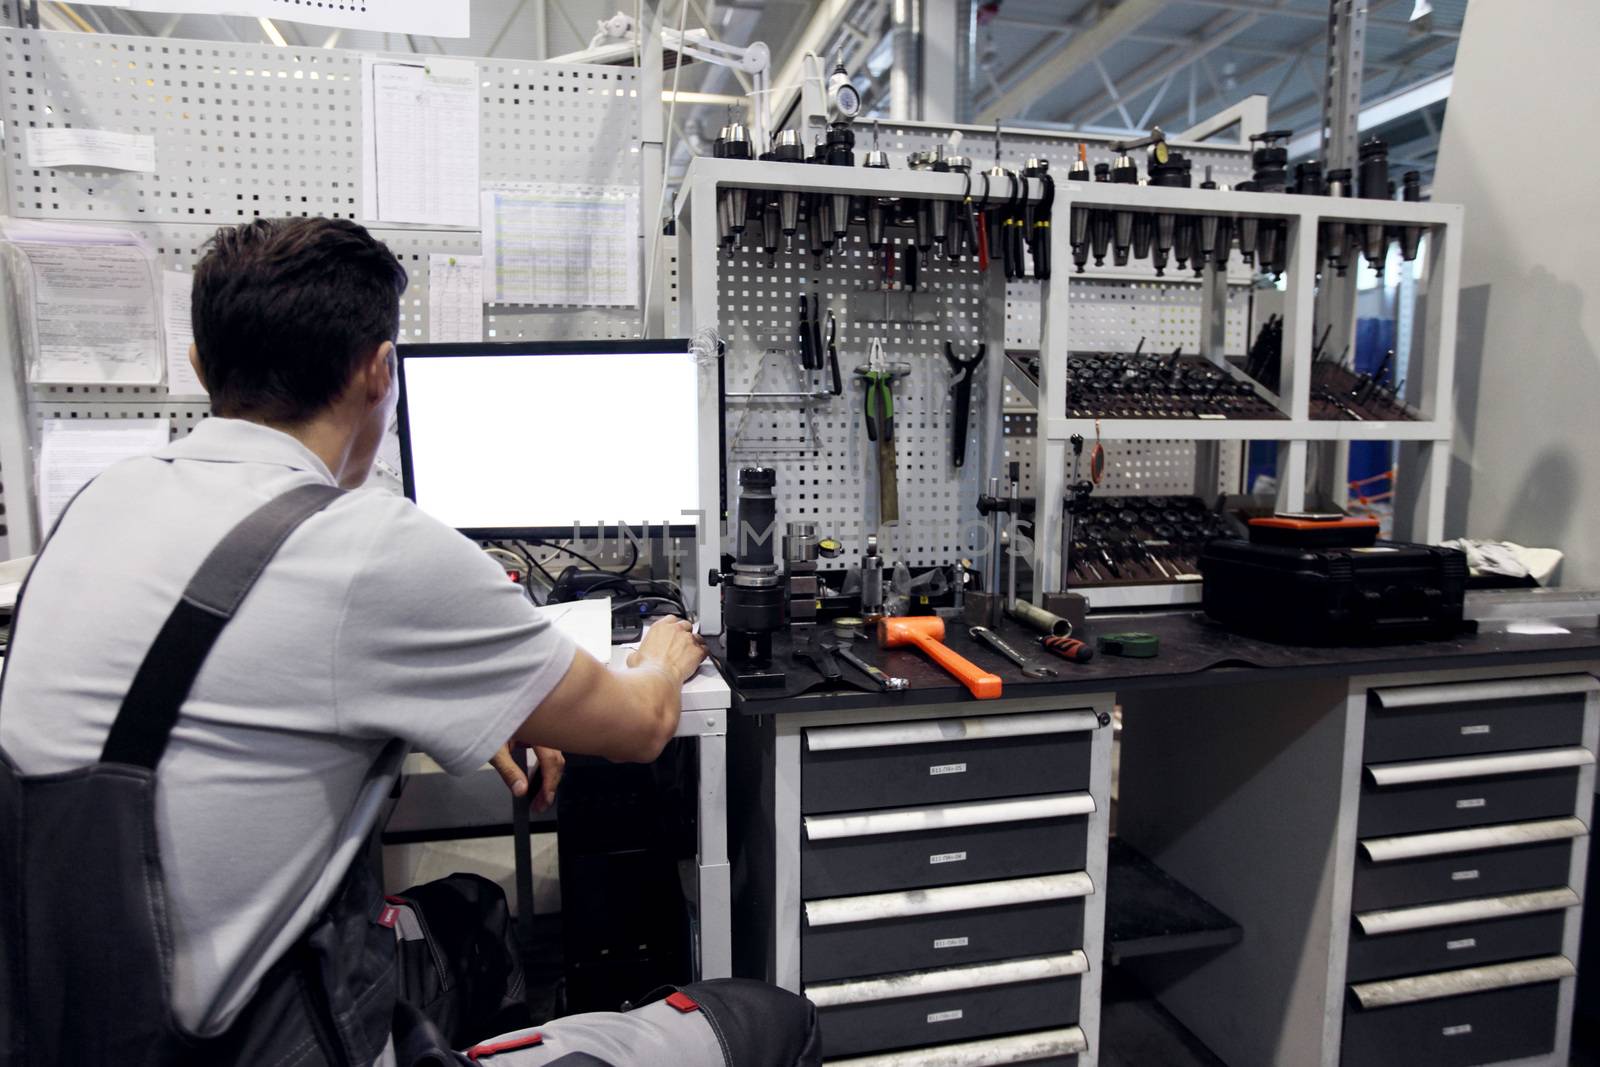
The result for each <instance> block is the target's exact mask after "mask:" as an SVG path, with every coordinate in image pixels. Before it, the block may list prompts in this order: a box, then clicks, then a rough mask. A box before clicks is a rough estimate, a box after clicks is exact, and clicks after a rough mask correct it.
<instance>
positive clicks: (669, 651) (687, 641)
mask: <svg viewBox="0 0 1600 1067" xmlns="http://www.w3.org/2000/svg"><path fill="white" fill-rule="evenodd" d="M705 658H706V646H705V642H704V641H702V640H700V635H699V634H697V633H695V632H694V630H692V629H691V628H690V626H689V622H688V620H686V619H661V620H660V621H658V622H656V623H654V624H652V625H651V627H650V629H649V630H648V631H647V632H646V633H645V635H644V640H643V641H641V642H639V647H638V648H636V649H635V650H634V651H633V652H631V653H630V654H629V655H628V666H630V667H637V666H639V665H640V664H643V663H655V664H658V665H660V666H661V667H662V668H663V669H664V670H666V672H667V673H668V674H670V675H672V677H674V678H676V679H677V680H678V681H679V682H687V681H688V680H689V679H690V678H692V677H694V672H695V671H697V670H699V669H700V664H701V663H703V662H704V661H705Z"/></svg>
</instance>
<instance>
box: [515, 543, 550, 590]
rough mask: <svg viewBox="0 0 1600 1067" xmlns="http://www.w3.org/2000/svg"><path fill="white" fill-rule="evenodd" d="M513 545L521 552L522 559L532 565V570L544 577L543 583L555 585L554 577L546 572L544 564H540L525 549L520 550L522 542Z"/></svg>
mask: <svg viewBox="0 0 1600 1067" xmlns="http://www.w3.org/2000/svg"><path fill="white" fill-rule="evenodd" d="M514 543H515V544H516V545H517V547H518V548H519V549H521V550H522V555H523V558H525V559H526V560H527V561H528V562H529V563H530V564H532V565H533V569H534V570H536V571H538V572H539V573H540V574H542V575H544V580H545V581H547V582H549V583H550V584H551V585H555V584H556V579H555V575H553V574H551V573H550V572H549V571H548V570H546V569H545V566H544V564H543V563H540V562H539V561H538V560H537V559H535V558H534V555H533V553H532V552H529V551H528V550H527V549H525V548H522V542H520V541H518V542H514Z"/></svg>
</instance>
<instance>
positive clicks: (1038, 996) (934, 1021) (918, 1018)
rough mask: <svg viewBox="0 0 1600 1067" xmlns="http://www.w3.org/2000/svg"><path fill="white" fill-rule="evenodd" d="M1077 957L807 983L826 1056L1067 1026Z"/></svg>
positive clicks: (1075, 1010)
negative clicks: (818, 983) (853, 980)
mask: <svg viewBox="0 0 1600 1067" xmlns="http://www.w3.org/2000/svg"><path fill="white" fill-rule="evenodd" d="M1087 969H1088V961H1087V959H1086V958H1085V957H1084V955H1083V953H1081V952H1073V953H1069V954H1067V955H1063V956H1043V957H1032V958H1029V959H1021V960H1009V961H1006V962H1004V963H987V964H979V965H977V966H973V967H950V968H944V969H941V970H937V971H917V972H912V973H910V974H899V975H893V976H890V977H887V978H872V979H865V980H862V981H856V982H833V983H824V984H821V985H812V984H809V983H808V984H807V985H806V986H805V995H806V996H807V997H809V998H810V999H811V1002H812V1003H813V1004H815V1005H816V1006H817V1011H818V1017H819V1020H820V1023H821V1027H822V1054H823V1056H824V1057H826V1058H828V1059H833V1058H834V1057H839V1056H859V1055H862V1054H864V1053H868V1052H878V1051H882V1050H886V1049H903V1048H915V1047H918V1046H923V1045H934V1044H945V1043H948V1042H954V1041H967V1040H971V1039H973V1038H979V1037H988V1036H990V1035H994V1034H1015V1033H1021V1032H1023V1031H1029V1030H1042V1029H1047V1028H1057V1027H1066V1026H1072V1025H1074V1024H1075V1023H1077V1021H1078V1015H1079V1007H1080V1005H1079V1001H1080V997H1081V993H1082V989H1081V986H1082V978H1081V977H1080V976H1081V975H1082V974H1083V973H1084V972H1085V971H1086V970H1087Z"/></svg>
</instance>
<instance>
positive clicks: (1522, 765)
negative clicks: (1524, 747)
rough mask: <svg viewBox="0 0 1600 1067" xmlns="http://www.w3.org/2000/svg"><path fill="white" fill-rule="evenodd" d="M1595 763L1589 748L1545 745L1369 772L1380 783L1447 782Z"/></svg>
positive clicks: (1376, 768)
mask: <svg viewBox="0 0 1600 1067" xmlns="http://www.w3.org/2000/svg"><path fill="white" fill-rule="evenodd" d="M1593 762H1594V753H1593V752H1590V751H1589V750H1588V749H1586V748H1545V749H1537V750H1535V751H1532V752H1507V753H1504V754H1503V755H1498V756H1464V757H1462V758H1461V759H1440V760H1414V761H1407V762H1405V763H1378V764H1373V765H1369V766H1368V767H1367V773H1368V774H1370V775H1372V781H1373V783H1374V784H1376V785H1378V786H1380V787H1381V786H1390V785H1412V784H1414V783H1416V782H1447V781H1450V780H1452V779H1455V778H1482V777H1485V776H1487V775H1498V774H1521V773H1524V772H1526V771H1551V770H1560V769H1562V768H1565V767H1584V766H1588V765H1589V764H1591V763H1593Z"/></svg>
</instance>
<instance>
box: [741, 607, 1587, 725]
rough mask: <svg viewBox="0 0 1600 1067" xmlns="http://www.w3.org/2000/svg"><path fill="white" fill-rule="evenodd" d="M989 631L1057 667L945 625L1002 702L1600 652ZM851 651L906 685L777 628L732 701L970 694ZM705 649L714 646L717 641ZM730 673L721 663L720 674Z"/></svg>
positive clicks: (894, 662)
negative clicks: (889, 685) (1137, 646)
mask: <svg viewBox="0 0 1600 1067" xmlns="http://www.w3.org/2000/svg"><path fill="white" fill-rule="evenodd" d="M998 629H999V632H1000V633H1001V635H1002V636H1003V637H1005V639H1006V640H1007V641H1009V642H1010V643H1011V644H1012V645H1013V646H1014V647H1016V648H1018V649H1019V650H1021V651H1022V652H1023V653H1024V654H1025V655H1029V657H1030V658H1031V659H1034V660H1035V661H1036V662H1037V663H1038V664H1040V665H1042V666H1049V667H1053V668H1054V669H1055V670H1056V671H1057V676H1056V677H1055V678H1046V679H1034V678H1024V677H1023V676H1022V674H1021V672H1020V671H1019V670H1018V669H1017V668H1016V667H1014V666H1012V665H1011V664H1010V663H1009V662H1008V661H1006V660H1005V659H1004V658H1002V657H1001V656H1000V655H998V654H997V653H994V652H991V651H989V650H988V649H987V648H985V647H983V646H981V645H978V644H976V643H975V642H973V640H972V639H971V638H969V637H968V636H967V628H966V626H965V625H958V624H956V623H952V622H947V623H946V643H947V644H948V645H949V646H950V647H951V648H953V649H954V650H955V651H957V652H959V653H961V655H963V656H965V657H966V658H967V659H969V660H971V661H972V662H974V663H976V664H978V665H979V666H980V667H983V668H985V669H986V670H989V671H992V672H993V673H995V674H997V675H999V676H1000V678H1001V679H1002V680H1003V682H1004V684H1005V692H1004V694H1003V696H1002V698H1001V699H1007V698H1023V697H1051V696H1056V695H1061V696H1067V695H1073V694H1081V693H1103V692H1128V691H1131V690H1141V689H1164V688H1178V687H1183V686H1192V685H1196V684H1204V685H1225V684H1233V683H1248V682H1259V681H1266V680H1268V677H1267V675H1268V674H1269V672H1270V677H1271V679H1272V680H1282V679H1285V678H1307V679H1310V678H1326V677H1337V676H1341V675H1350V674H1357V673H1359V674H1381V673H1389V672H1396V671H1407V670H1430V671H1439V670H1453V669H1462V668H1467V667H1494V666H1510V665H1514V664H1537V663H1554V662H1561V661H1570V660H1581V659H1587V658H1593V659H1600V630H1574V631H1573V632H1571V633H1568V634H1538V635H1534V634H1511V633H1502V632H1485V633H1481V634H1463V635H1462V636H1460V637H1457V638H1454V639H1452V640H1448V641H1426V642H1414V643H1409V644H1395V645H1372V646H1347V647H1336V648H1321V647H1305V646H1298V645H1279V644H1273V643H1271V642H1267V641H1262V640H1258V639H1255V638H1250V637H1241V636H1239V635H1237V634H1233V633H1230V632H1228V631H1227V630H1224V629H1222V627H1220V626H1218V625H1217V624H1216V623H1213V622H1211V621H1210V620H1209V619H1207V618H1206V617H1205V616H1204V615H1202V614H1200V613H1199V612H1192V613H1177V614H1170V615H1151V616H1141V617H1135V618H1129V617H1121V618H1114V619H1106V620H1098V619H1094V618H1091V619H1090V620H1089V623H1088V624H1087V625H1086V626H1085V627H1084V628H1083V629H1082V631H1080V632H1079V633H1078V634H1076V635H1075V636H1077V637H1080V638H1082V639H1083V640H1085V641H1087V642H1089V644H1091V645H1093V644H1094V636H1095V635H1096V634H1107V633H1118V632H1126V631H1130V630H1141V631H1144V632H1147V633H1153V634H1155V635H1157V636H1158V637H1159V638H1160V639H1161V654H1160V655H1159V656H1158V657H1157V658H1155V659H1124V658H1119V657H1114V656H1104V655H1101V654H1099V653H1096V654H1095V657H1094V659H1093V660H1092V661H1091V662H1089V663H1086V664H1074V663H1068V662H1067V661H1066V660H1063V659H1059V658H1057V657H1056V656H1053V655H1051V654H1049V653H1047V652H1045V651H1044V650H1043V649H1041V648H1039V646H1038V644H1037V641H1036V638H1035V636H1034V635H1033V634H1032V633H1031V632H1030V631H1027V630H1025V629H1023V628H1022V627H1020V626H1018V625H1017V624H1016V623H1013V622H1011V621H1009V620H1007V621H1006V622H1005V623H1004V624H1003V625H1002V626H1000V627H999V628H998ZM823 632H824V633H826V634H830V635H831V632H832V631H831V630H827V629H824V631H823ZM853 647H854V650H855V652H856V654H857V655H859V656H861V657H862V658H863V659H865V660H866V661H867V662H869V663H873V664H876V665H877V666H878V667H881V668H882V669H883V670H885V671H887V672H888V673H889V674H891V675H895V676H898V677H902V678H906V679H908V680H909V681H910V682H911V687H910V688H909V689H906V690H903V691H900V692H895V693H883V692H879V691H878V690H877V688H876V687H875V686H873V685H872V683H871V682H869V681H868V680H867V679H866V677H865V676H864V675H862V674H861V673H860V672H859V671H857V670H856V669H855V668H854V667H852V666H850V665H849V664H847V663H843V662H842V661H841V663H840V667H841V668H842V670H843V671H844V677H843V678H842V679H840V680H839V681H837V682H834V683H831V684H830V683H826V682H824V680H823V679H822V678H821V677H820V676H819V675H818V674H816V673H815V672H814V671H812V670H811V669H810V668H809V667H808V666H807V665H805V664H802V663H797V662H795V661H794V659H793V658H792V649H793V645H792V642H791V640H790V639H789V638H788V637H787V636H786V635H778V636H777V637H776V638H775V639H774V641H773V657H774V660H775V662H776V664H777V665H779V666H781V667H782V668H783V670H784V671H785V672H786V674H787V685H786V686H785V687H784V688H774V689H741V687H740V686H739V685H738V684H737V683H735V682H734V681H733V679H732V677H731V675H730V676H729V684H730V685H732V686H733V692H734V708H735V709H736V710H739V711H742V712H744V713H746V714H750V715H766V714H771V713H774V712H783V713H793V712H808V711H847V710H848V711H854V710H861V709H868V708H880V707H900V706H908V705H921V704H944V703H955V702H960V701H964V700H971V699H972V698H971V697H970V695H969V694H968V693H967V691H966V689H965V688H964V687H963V686H962V685H961V684H960V683H959V682H957V681H956V680H955V679H954V678H952V677H951V676H950V675H948V674H946V673H945V672H944V671H942V670H941V669H939V668H938V667H936V666H935V665H934V664H933V663H932V662H931V661H930V660H928V659H926V658H925V657H924V656H923V655H922V654H921V653H919V652H917V651H915V650H914V649H881V648H878V647H877V646H876V644H875V643H873V642H869V641H859V640H858V641H856V642H855V644H854V646H853ZM713 651H714V652H715V651H716V648H715V646H714V647H713ZM727 673H728V672H727V671H726V670H724V674H727Z"/></svg>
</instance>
